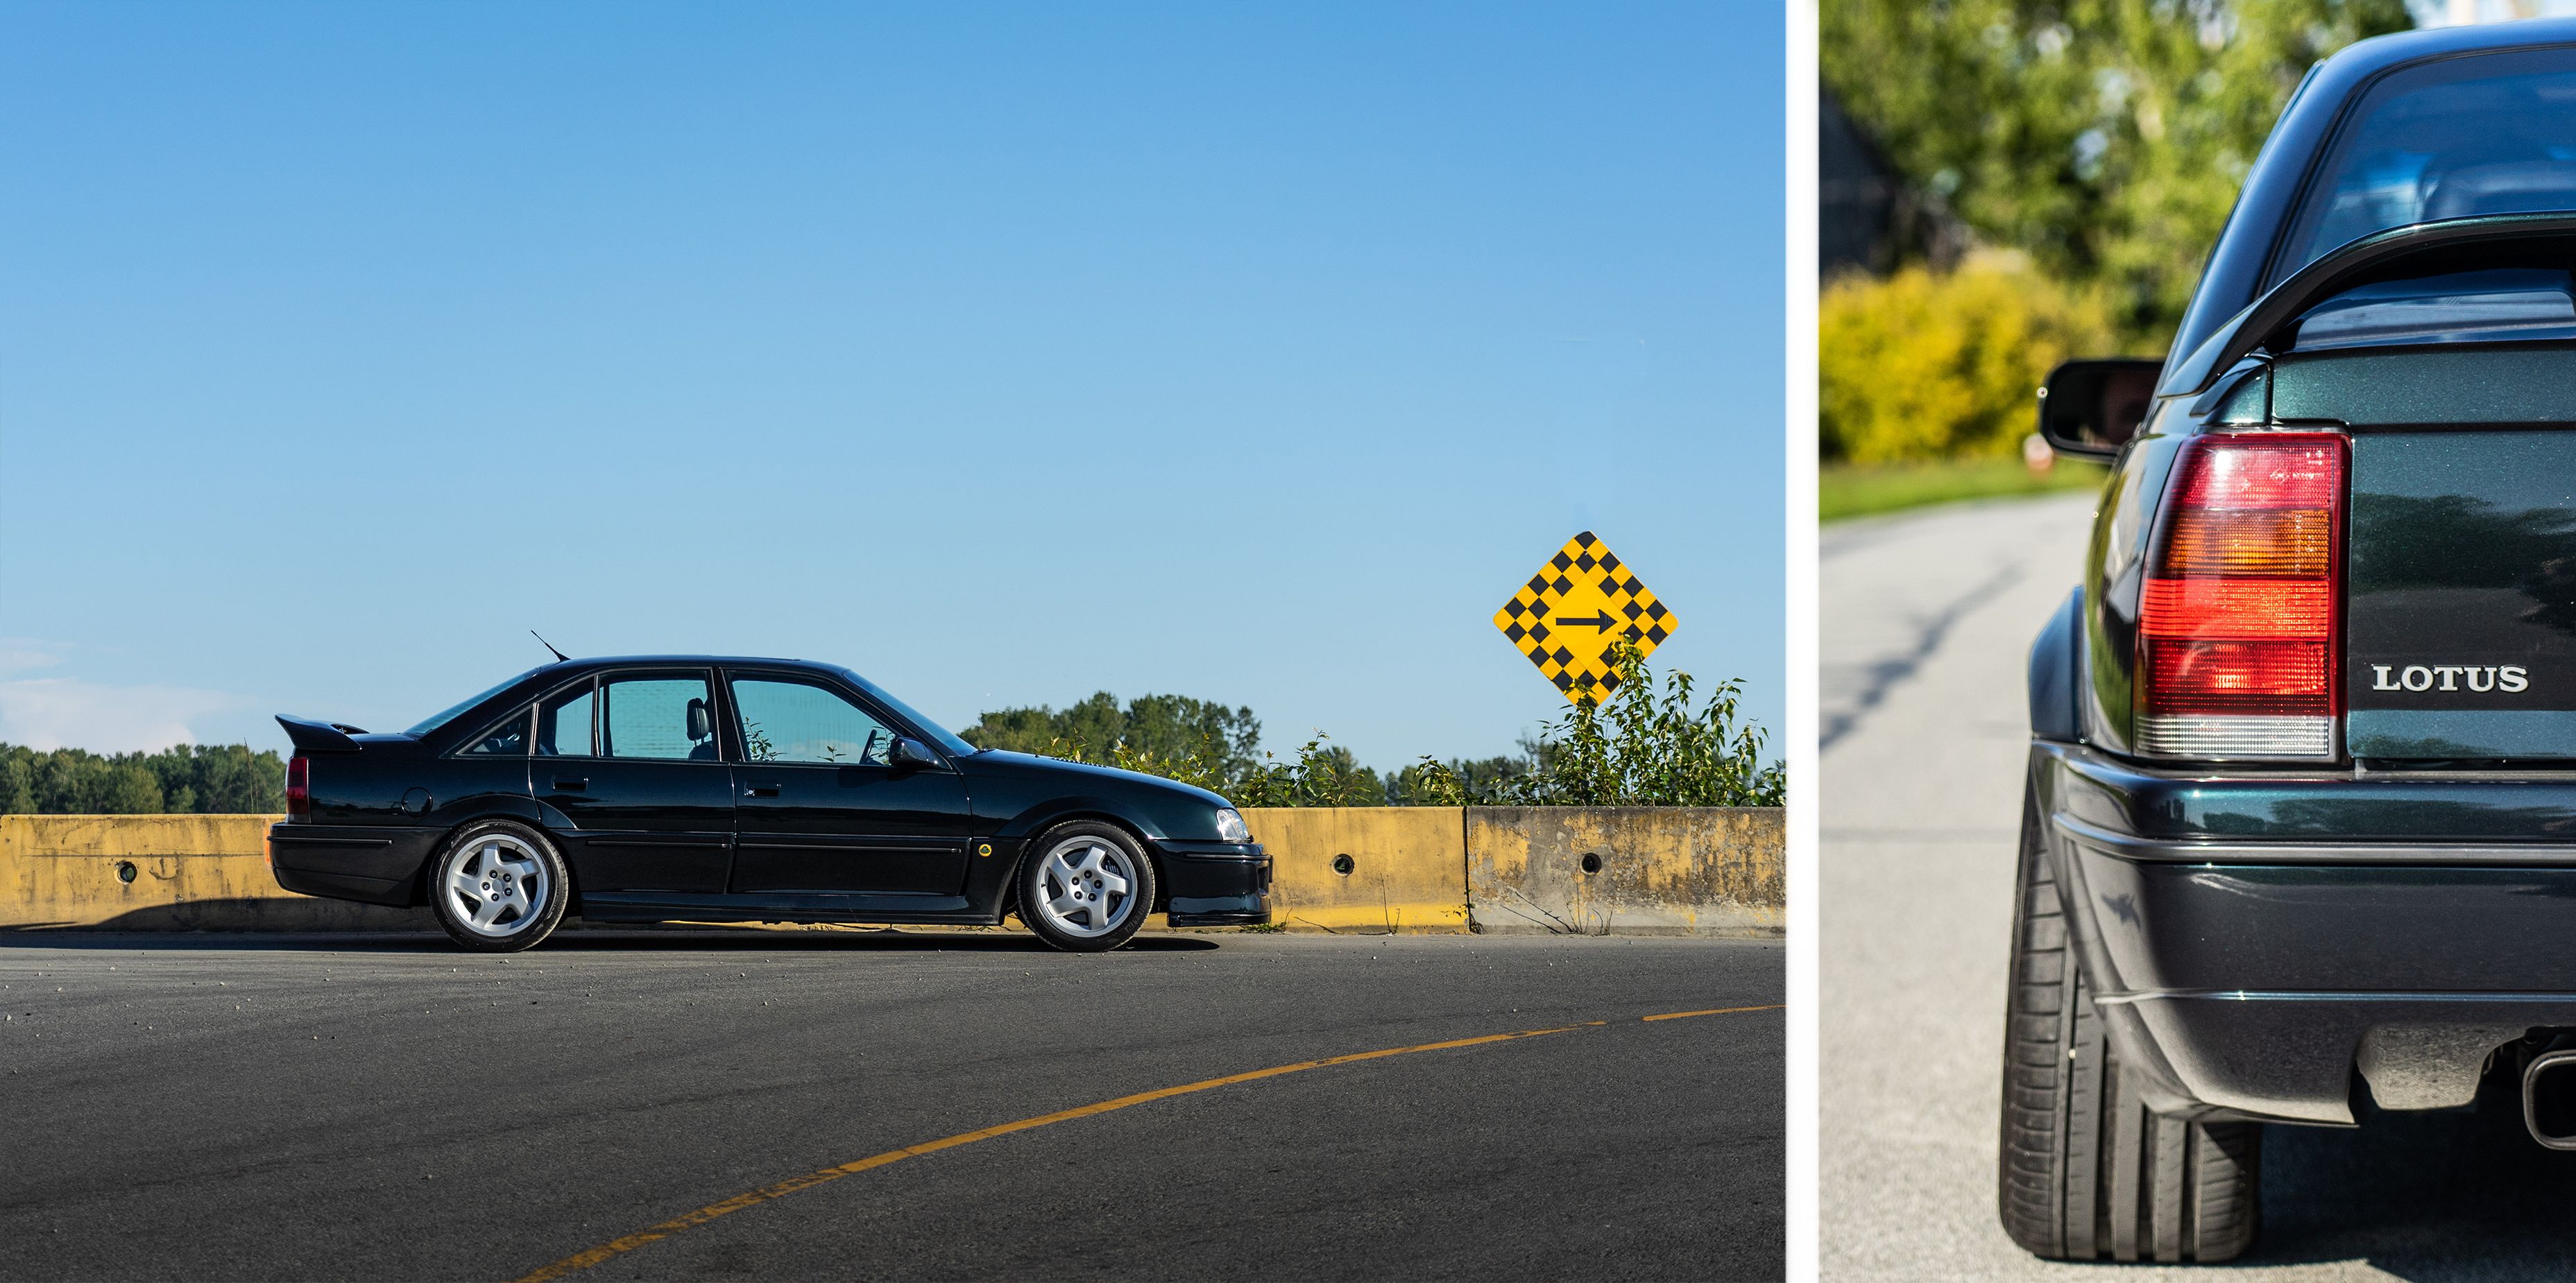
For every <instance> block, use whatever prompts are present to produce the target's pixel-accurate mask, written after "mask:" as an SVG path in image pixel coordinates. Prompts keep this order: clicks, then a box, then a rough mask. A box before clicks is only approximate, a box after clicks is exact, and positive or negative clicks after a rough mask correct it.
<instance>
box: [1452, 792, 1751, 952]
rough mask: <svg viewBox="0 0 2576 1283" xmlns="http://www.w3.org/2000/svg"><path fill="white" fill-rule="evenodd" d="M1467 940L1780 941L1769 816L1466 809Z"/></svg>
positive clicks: (1716, 810)
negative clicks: (1544, 936)
mask: <svg viewBox="0 0 2576 1283" xmlns="http://www.w3.org/2000/svg"><path fill="white" fill-rule="evenodd" d="M1466 827H1467V893H1468V897H1469V900H1470V903H1471V905H1472V908H1471V910H1470V912H1471V913H1472V915H1473V919H1474V922H1475V927H1476V930H1478V931H1491V932H1549V933H1553V934H1559V935H1692V936H1744V935H1757V936H1758V935H1777V934H1779V933H1780V931H1781V929H1782V926H1783V922H1784V912H1785V906H1786V905H1787V903H1788V896H1787V885H1786V877H1787V870H1786V868H1785V867H1784V864H1785V862H1784V860H1783V858H1782V857H1783V850H1784V844H1785V842H1786V839H1787V826H1786V820H1785V817H1784V815H1783V813H1782V811H1781V810H1780V808H1778V807H1591V806H1530V807H1474V808H1471V809H1469V810H1468V812H1467V825H1466Z"/></svg>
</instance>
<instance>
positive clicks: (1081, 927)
mask: <svg viewBox="0 0 2576 1283" xmlns="http://www.w3.org/2000/svg"><path fill="white" fill-rule="evenodd" d="M1019 890H1020V921H1022V922H1025V923H1027V924H1028V926H1029V930H1031V931H1034V932H1036V933H1037V935H1038V938H1039V939H1041V940H1044V941H1046V942H1047V943H1048V944H1051V945H1054V946H1055V947H1056V948H1059V949H1069V950H1072V951H1074V952H1077V953H1103V952H1106V951H1108V950H1111V949H1115V948H1117V947H1118V946H1120V945H1122V944H1125V943H1127V941H1128V940H1129V939H1131V938H1133V937H1134V936H1135V934H1136V931H1137V929H1138V928H1140V927H1142V926H1144V925H1145V916H1146V915H1147V914H1149V913H1152V912H1153V911H1154V863H1153V861H1151V860H1149V859H1147V858H1145V852H1144V849H1143V848H1142V847H1140V846H1138V845H1137V843H1136V839H1134V838H1132V837H1130V836H1128V835H1127V832H1126V830H1124V829H1121V828H1119V827H1118V826H1116V825H1114V824H1097V823H1090V822H1081V823H1074V824H1066V825H1062V826H1059V827H1057V828H1054V829H1050V830H1048V831H1047V832H1046V834H1045V835H1044V836H1042V837H1040V838H1039V839H1038V840H1037V841H1036V842H1034V843H1032V844H1031V845H1030V848H1029V858H1027V859H1025V860H1022V861H1021V862H1020V888H1019Z"/></svg>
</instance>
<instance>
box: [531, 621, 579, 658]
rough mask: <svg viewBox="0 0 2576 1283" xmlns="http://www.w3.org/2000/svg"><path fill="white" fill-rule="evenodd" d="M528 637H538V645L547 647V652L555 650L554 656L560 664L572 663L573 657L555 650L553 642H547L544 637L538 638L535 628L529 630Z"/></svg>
mask: <svg viewBox="0 0 2576 1283" xmlns="http://www.w3.org/2000/svg"><path fill="white" fill-rule="evenodd" d="M528 635H529V636H530V637H536V638H537V644H538V645H540V646H543V647H545V648H546V649H547V650H553V651H554V655H555V658H556V660H558V661H560V662H564V663H570V662H571V661H572V656H570V655H567V654H565V653H563V652H562V651H559V650H555V644H554V643H553V642H550V641H547V640H546V639H545V638H543V637H538V636H537V630H536V629H533V628H531V629H529V630H528Z"/></svg>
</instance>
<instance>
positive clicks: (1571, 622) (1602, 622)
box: [1556, 610, 1619, 633]
mask: <svg viewBox="0 0 2576 1283" xmlns="http://www.w3.org/2000/svg"><path fill="white" fill-rule="evenodd" d="M1618 623H1619V621H1618V620H1615V619H1612V618H1611V617H1610V612H1609V611H1606V610H1605V611H1602V612H1601V614H1600V615H1599V616H1598V617H1597V618H1585V617H1582V616H1576V617H1575V618H1573V619H1567V618H1565V617H1564V616H1562V615H1560V616H1558V617H1557V619H1556V626H1557V627H1559V628H1566V627H1574V626H1580V627H1583V628H1598V629H1600V630H1601V631H1603V632H1605V633H1606V632H1608V631H1610V630H1611V629H1612V628H1615V627H1617V626H1618Z"/></svg>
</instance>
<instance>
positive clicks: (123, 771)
mask: <svg viewBox="0 0 2576 1283" xmlns="http://www.w3.org/2000/svg"><path fill="white" fill-rule="evenodd" d="M284 809H286V763H285V762H284V761H282V760H280V759H279V758H278V756H277V754H276V753H275V752H274V751H262V752H257V753H254V752H252V751H251V750H250V747H249V746H248V745H245V744H181V745H177V746H175V747H172V748H165V749H162V750H161V751H160V752H157V753H114V754H104V755H102V754H98V753H92V752H89V751H88V750H86V749H77V748H58V749H54V750H53V751H51V752H43V751H39V750H37V749H32V748H28V747H26V746H24V745H20V744H0V815H29V814H43V815H157V814H164V813H195V814H236V815H267V814H273V813H275V812H278V811H282V810H284Z"/></svg>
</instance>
